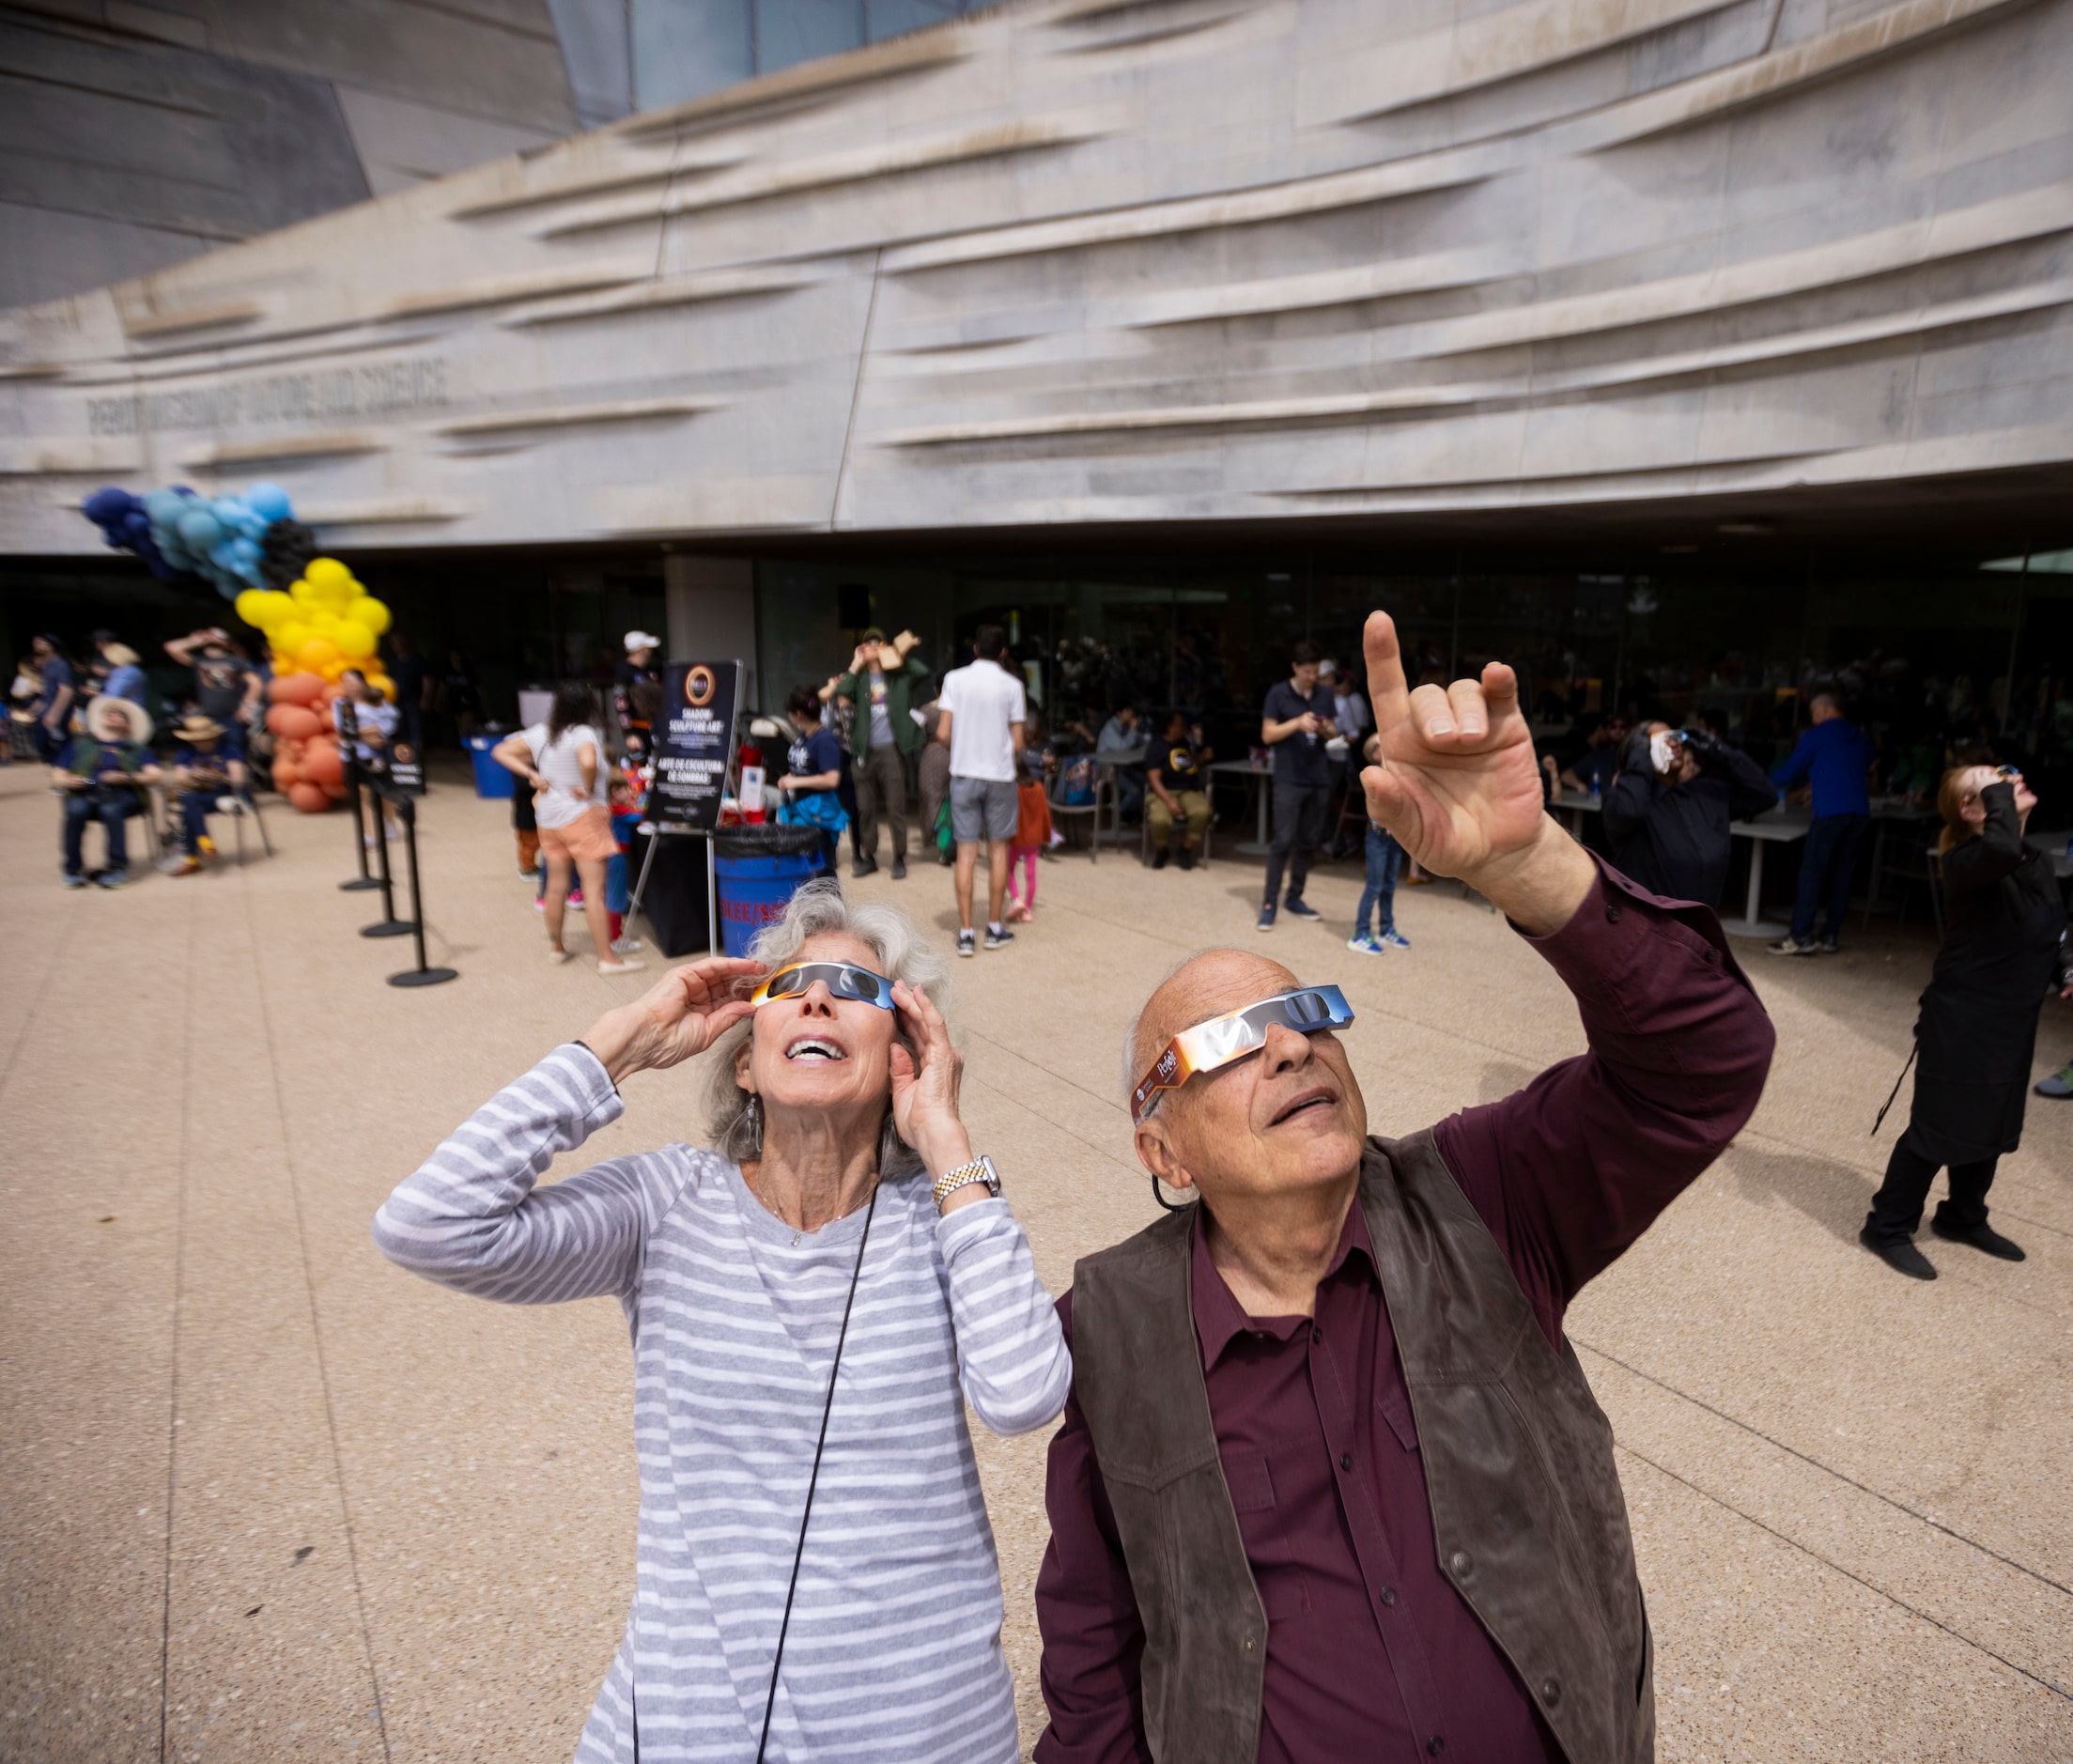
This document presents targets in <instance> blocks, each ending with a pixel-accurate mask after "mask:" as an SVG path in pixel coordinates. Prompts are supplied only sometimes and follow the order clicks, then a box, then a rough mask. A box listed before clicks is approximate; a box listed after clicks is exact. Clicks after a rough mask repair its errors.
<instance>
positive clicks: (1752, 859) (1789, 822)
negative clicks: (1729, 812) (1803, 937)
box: [1721, 809, 1814, 937]
mask: <svg viewBox="0 0 2073 1764" xmlns="http://www.w3.org/2000/svg"><path fill="white" fill-rule="evenodd" d="M1813 825H1814V812H1813V811H1812V810H1811V809H1766V810H1765V811H1764V812H1763V813H1761V814H1759V815H1756V816H1754V817H1753V818H1751V819H1750V820H1747V821H1730V822H1729V823H1728V824H1727V830H1728V831H1729V832H1730V833H1733V834H1735V835H1736V836H1738V837H1739V838H1741V839H1746V840H1747V841H1748V842H1749V897H1748V899H1747V900H1746V901H1745V902H1744V903H1743V907H1742V916H1741V917H1740V919H1724V920H1722V921H1721V929H1722V930H1723V931H1725V932H1726V933H1727V935H1728V936H1731V937H1782V936H1785V935H1786V933H1787V932H1788V931H1790V930H1791V929H1792V927H1791V926H1790V925H1781V924H1779V923H1778V922H1777V921H1775V920H1772V919H1766V918H1764V917H1763V854H1764V847H1765V846H1766V845H1770V844H1773V843H1784V844H1790V843H1792V842H1793V841H1795V840H1801V839H1804V838H1805V837H1806V835H1807V829H1808V828H1810V827H1812V826H1813Z"/></svg>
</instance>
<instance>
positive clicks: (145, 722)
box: [86, 692, 151, 747]
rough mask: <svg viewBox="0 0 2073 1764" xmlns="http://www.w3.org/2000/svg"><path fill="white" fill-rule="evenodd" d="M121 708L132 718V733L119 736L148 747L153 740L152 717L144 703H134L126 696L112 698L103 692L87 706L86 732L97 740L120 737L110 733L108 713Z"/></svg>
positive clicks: (121, 710)
mask: <svg viewBox="0 0 2073 1764" xmlns="http://www.w3.org/2000/svg"><path fill="white" fill-rule="evenodd" d="M111 710H119V711H120V712H121V713H122V714H123V715H124V716H125V717H127V718H129V720H130V733H129V734H128V735H122V736H120V737H119V738H120V739H121V740H124V741H134V742H135V743H136V744H137V745H138V746H139V747H147V746H149V745H150V741H151V717H150V713H149V712H148V711H147V710H146V709H145V708H144V706H143V705H141V704H132V703H131V701H130V700H129V699H126V698H111V697H110V696H109V695H108V694H107V693H105V692H103V693H102V694H101V696H100V697H99V698H97V699H95V700H94V702H93V703H92V704H89V705H87V706H86V733H87V734H88V735H92V736H93V738H94V739H95V740H96V741H114V740H116V739H117V738H118V737H117V736H116V735H110V734H109V733H108V713H109V712H110V711H111Z"/></svg>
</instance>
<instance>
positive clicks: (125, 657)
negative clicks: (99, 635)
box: [101, 643, 137, 668]
mask: <svg viewBox="0 0 2073 1764" xmlns="http://www.w3.org/2000/svg"><path fill="white" fill-rule="evenodd" d="M101 655H102V656H103V657H104V658H106V659H107V662H108V665H109V666H110V667H111V668H133V667H135V666H136V665H137V652H136V651H135V650H133V649H131V647H130V645H129V644H128V643H110V644H109V645H108V646H107V648H105V649H103V650H102V651H101Z"/></svg>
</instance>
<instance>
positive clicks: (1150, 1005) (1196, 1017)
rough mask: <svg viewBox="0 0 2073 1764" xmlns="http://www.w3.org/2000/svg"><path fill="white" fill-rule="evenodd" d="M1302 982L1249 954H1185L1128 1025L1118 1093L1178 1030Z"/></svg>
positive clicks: (1132, 1087)
mask: <svg viewBox="0 0 2073 1764" xmlns="http://www.w3.org/2000/svg"><path fill="white" fill-rule="evenodd" d="M1301 984H1302V982H1301V981H1299V980H1297V979H1296V977H1295V976H1294V975H1293V974H1292V973H1290V972H1289V970H1288V969H1287V968H1285V967H1282V966H1281V964H1280V963H1279V962H1271V961H1269V960H1268V959H1267V958H1266V957H1265V956H1263V955H1256V954H1254V953H1253V952H1252V951H1250V950H1204V951H1203V952H1201V953H1200V954H1199V955H1191V956H1189V957H1188V958H1187V960H1186V961H1184V962H1183V963H1182V964H1181V965H1180V967H1176V968H1175V969H1174V970H1173V971H1172V972H1171V973H1170V974H1168V976H1167V977H1166V978H1165V979H1164V980H1162V981H1161V982H1160V983H1159V984H1158V985H1157V986H1156V987H1155V988H1154V989H1153V994H1152V997H1151V998H1147V999H1146V1000H1145V1001H1144V1009H1143V1010H1141V1011H1139V1012H1138V1013H1137V1020H1136V1021H1135V1022H1133V1023H1132V1024H1131V1026H1130V1040H1129V1044H1128V1045H1127V1047H1126V1048H1125V1050H1124V1055H1123V1066H1124V1071H1123V1080H1122V1089H1123V1095H1124V1096H1125V1097H1127V1096H1128V1095H1129V1094H1130V1092H1131V1091H1133V1090H1135V1089H1136V1088H1137V1080H1138V1079H1139V1078H1141V1077H1143V1076H1144V1075H1145V1074H1146V1073H1147V1072H1149V1071H1150V1070H1151V1069H1152V1062H1153V1060H1156V1059H1157V1058H1158V1057H1159V1056H1160V1055H1161V1054H1163V1053H1164V1052H1165V1051H1166V1044H1167V1043H1168V1042H1169V1041H1171V1040H1172V1039H1173V1038H1174V1037H1175V1036H1176V1035H1178V1034H1179V1033H1180V1032H1181V1031H1182V1030H1183V1029H1193V1028H1194V1027H1195V1025H1196V1024H1198V1023H1206V1022H1207V1021H1208V1020H1209V1019H1210V1018H1211V1017H1213V1016H1221V1015H1223V1014H1224V1013H1225V1012H1227V1011H1239V1010H1243V1009H1244V1008H1245V1006H1246V1005H1248V1004H1257V1003H1258V1002H1259V1001H1260V1000H1261V998H1273V997H1274V995H1275V994H1276V993H1277V992H1286V991H1288V990H1289V988H1290V987H1292V986H1299V985H1301Z"/></svg>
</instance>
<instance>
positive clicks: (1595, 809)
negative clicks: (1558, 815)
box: [1548, 790, 1605, 845]
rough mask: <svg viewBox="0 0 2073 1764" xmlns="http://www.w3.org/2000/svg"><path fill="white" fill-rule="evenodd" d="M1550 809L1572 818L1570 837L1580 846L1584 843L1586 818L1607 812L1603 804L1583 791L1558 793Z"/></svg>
mask: <svg viewBox="0 0 2073 1764" xmlns="http://www.w3.org/2000/svg"><path fill="white" fill-rule="evenodd" d="M1548 807H1549V808H1550V809H1551V810H1558V811H1560V812H1562V813H1564V814H1566V815H1568V816H1569V817H1570V838H1571V839H1573V840H1575V842H1576V843H1578V844H1579V845H1581V844H1582V843H1584V817H1585V816H1586V814H1602V813H1603V812H1604V810H1605V805H1604V803H1603V802H1601V800H1600V799H1599V798H1598V797H1594V796H1591V795H1589V794H1588V793H1587V792H1586V791H1582V790H1561V791H1557V792H1556V793H1555V799H1554V800H1553V801H1552V802H1550V803H1549V804H1548Z"/></svg>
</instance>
